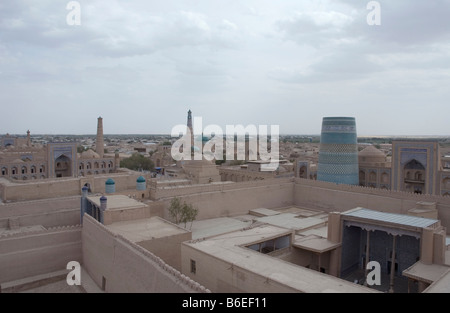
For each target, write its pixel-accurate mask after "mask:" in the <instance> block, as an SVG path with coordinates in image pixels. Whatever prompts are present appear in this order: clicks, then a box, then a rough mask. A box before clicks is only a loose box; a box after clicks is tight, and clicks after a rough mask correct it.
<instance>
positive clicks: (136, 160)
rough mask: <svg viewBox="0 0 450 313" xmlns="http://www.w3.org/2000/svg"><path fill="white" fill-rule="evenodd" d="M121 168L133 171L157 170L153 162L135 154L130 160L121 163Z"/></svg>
mask: <svg viewBox="0 0 450 313" xmlns="http://www.w3.org/2000/svg"><path fill="white" fill-rule="evenodd" d="M120 167H124V168H128V169H130V170H133V171H141V170H144V171H152V170H153V169H154V168H155V165H154V164H153V161H152V160H150V159H149V158H146V157H144V156H143V155H142V154H140V153H133V155H132V156H130V157H129V158H126V159H123V160H122V161H120Z"/></svg>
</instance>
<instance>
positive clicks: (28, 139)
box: [27, 130, 31, 147]
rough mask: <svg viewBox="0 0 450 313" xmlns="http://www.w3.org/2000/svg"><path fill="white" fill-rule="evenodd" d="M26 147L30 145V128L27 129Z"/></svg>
mask: <svg viewBox="0 0 450 313" xmlns="http://www.w3.org/2000/svg"><path fill="white" fill-rule="evenodd" d="M27 147H31V136H30V130H27Z"/></svg>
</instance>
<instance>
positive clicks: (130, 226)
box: [105, 217, 189, 243]
mask: <svg viewBox="0 0 450 313" xmlns="http://www.w3.org/2000/svg"><path fill="white" fill-rule="evenodd" d="M105 227H106V228H108V229H109V230H111V231H112V232H113V233H116V234H119V235H122V236H123V237H125V238H127V239H128V240H130V241H132V242H135V243H138V242H141V241H147V240H152V239H155V238H163V237H169V236H173V235H178V234H183V233H188V232H189V231H188V230H186V229H184V228H181V227H178V226H177V225H175V224H172V223H170V222H168V221H166V220H164V219H162V218H160V217H151V218H145V219H139V220H132V221H122V222H116V223H113V224H110V225H105Z"/></svg>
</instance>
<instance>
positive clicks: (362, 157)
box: [358, 145, 386, 162]
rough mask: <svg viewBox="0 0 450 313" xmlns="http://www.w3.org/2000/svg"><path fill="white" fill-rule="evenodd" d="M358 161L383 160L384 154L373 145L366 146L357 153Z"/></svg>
mask: <svg viewBox="0 0 450 313" xmlns="http://www.w3.org/2000/svg"><path fill="white" fill-rule="evenodd" d="M358 157H359V161H360V162H385V161H386V155H385V154H384V153H383V151H380V150H378V149H377V148H375V147H374V146H373V145H370V146H367V147H366V148H364V149H363V150H361V151H360V152H359V153H358Z"/></svg>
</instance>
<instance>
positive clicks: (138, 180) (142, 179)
mask: <svg viewBox="0 0 450 313" xmlns="http://www.w3.org/2000/svg"><path fill="white" fill-rule="evenodd" d="M136 182H137V183H145V178H144V177H142V176H139V177H138V179H137V180H136Z"/></svg>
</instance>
